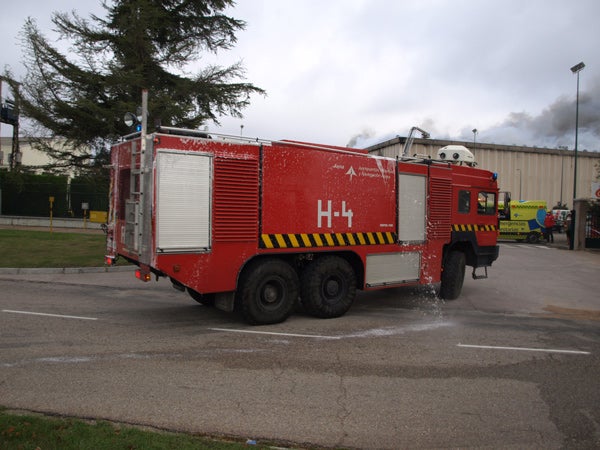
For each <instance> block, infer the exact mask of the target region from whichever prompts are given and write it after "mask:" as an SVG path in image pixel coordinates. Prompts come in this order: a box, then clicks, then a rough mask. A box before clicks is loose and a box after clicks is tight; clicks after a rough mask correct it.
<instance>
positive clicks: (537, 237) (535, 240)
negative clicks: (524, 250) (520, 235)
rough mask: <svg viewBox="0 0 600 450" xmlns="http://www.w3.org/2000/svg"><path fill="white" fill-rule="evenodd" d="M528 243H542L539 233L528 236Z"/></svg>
mask: <svg viewBox="0 0 600 450" xmlns="http://www.w3.org/2000/svg"><path fill="white" fill-rule="evenodd" d="M527 242H529V243H530V244H537V243H538V242H540V235H539V233H535V232H532V233H529V234H528V235H527Z"/></svg>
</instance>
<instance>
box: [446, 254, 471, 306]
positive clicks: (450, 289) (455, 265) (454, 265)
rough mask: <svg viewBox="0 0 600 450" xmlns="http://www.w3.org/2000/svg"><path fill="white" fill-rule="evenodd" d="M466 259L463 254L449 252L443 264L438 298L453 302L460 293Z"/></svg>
mask: <svg viewBox="0 0 600 450" xmlns="http://www.w3.org/2000/svg"><path fill="white" fill-rule="evenodd" d="M465 263H466V258H465V254H464V253H463V252H459V251H451V252H450V254H449V255H448V257H447V258H446V261H445V263H444V268H443V271H442V285H441V288H440V297H441V298H443V299H445V300H455V299H457V298H458V296H459V295H460V291H462V287H463V283H464V281H465Z"/></svg>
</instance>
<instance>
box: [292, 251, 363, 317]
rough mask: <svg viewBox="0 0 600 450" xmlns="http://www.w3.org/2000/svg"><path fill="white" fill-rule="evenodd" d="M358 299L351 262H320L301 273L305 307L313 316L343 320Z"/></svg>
mask: <svg viewBox="0 0 600 450" xmlns="http://www.w3.org/2000/svg"><path fill="white" fill-rule="evenodd" d="M355 297H356V275H355V274H354V270H353V269H352V266H351V265H350V264H349V263H348V261H346V260H345V259H343V258H340V257H339V256H324V257H321V258H318V259H316V260H314V261H312V262H311V263H310V264H309V265H308V266H307V267H306V268H305V270H304V272H303V273H302V293H301V298H302V304H303V305H304V308H305V309H306V312H308V313H309V314H311V315H313V316H316V317H321V318H325V319H328V318H332V317H339V316H342V315H344V314H345V313H346V312H347V311H348V310H349V309H350V307H351V306H352V303H353V302H354V298H355Z"/></svg>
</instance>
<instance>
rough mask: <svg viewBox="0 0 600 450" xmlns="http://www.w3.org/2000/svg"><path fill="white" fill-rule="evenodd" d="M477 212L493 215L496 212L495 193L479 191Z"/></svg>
mask: <svg viewBox="0 0 600 450" xmlns="http://www.w3.org/2000/svg"><path fill="white" fill-rule="evenodd" d="M477 214H483V215H486V216H493V215H495V214H496V194H494V193H493V192H480V193H479V194H477Z"/></svg>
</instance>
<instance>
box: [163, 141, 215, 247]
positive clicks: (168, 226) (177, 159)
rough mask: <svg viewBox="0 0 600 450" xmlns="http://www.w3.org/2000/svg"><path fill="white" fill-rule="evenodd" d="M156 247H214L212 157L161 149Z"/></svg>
mask: <svg viewBox="0 0 600 450" xmlns="http://www.w3.org/2000/svg"><path fill="white" fill-rule="evenodd" d="M156 164H157V173H156V178H157V181H156V193H157V194H156V195H157V197H156V225H157V229H156V247H157V251H159V252H177V251H184V250H185V251H194V250H196V251H201V250H207V249H208V248H210V239H211V237H210V224H211V216H210V215H211V186H212V182H211V179H212V158H211V157H210V156H208V155H205V154H202V153H195V152H193V153H192V152H190V153H182V152H181V151H178V152H175V151H165V150H160V151H159V152H158V154H157V156H156Z"/></svg>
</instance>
